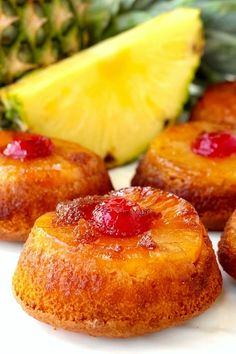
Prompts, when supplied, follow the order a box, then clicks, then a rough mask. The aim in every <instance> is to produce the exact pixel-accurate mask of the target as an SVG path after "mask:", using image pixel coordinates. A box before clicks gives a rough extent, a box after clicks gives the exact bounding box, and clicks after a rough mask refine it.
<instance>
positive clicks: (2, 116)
mask: <svg viewBox="0 0 236 354" xmlns="http://www.w3.org/2000/svg"><path fill="white" fill-rule="evenodd" d="M21 112H22V107H21V104H20V103H19V102H18V100H17V98H14V97H11V98H10V99H8V100H6V102H5V101H4V99H2V100H1V101H0V127H1V129H12V130H20V131H26V130H27V126H26V125H25V124H24V122H23V121H22V119H21V118H20V117H21Z"/></svg>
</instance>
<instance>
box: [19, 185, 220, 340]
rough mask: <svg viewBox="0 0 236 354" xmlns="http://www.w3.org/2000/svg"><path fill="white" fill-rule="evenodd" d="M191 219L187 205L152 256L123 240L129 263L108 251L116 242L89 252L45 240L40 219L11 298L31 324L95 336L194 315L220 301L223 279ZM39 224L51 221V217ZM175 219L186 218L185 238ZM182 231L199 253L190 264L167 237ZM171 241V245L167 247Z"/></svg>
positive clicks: (135, 331) (124, 333)
mask: <svg viewBox="0 0 236 354" xmlns="http://www.w3.org/2000/svg"><path fill="white" fill-rule="evenodd" d="M161 193H163V192H161ZM168 198H169V201H167V204H165V205H166V213H170V209H169V210H168V207H167V205H169V208H171V207H170V204H171V200H170V195H168ZM175 198H176V197H175ZM184 203H186V202H184ZM186 204H187V203H186ZM179 208H180V207H177V209H176V210H179V213H180V210H181V209H179ZM191 213H195V214H196V212H195V211H194V209H193V208H192V207H191V206H189V208H188V209H186V210H185V211H183V214H181V213H180V214H181V215H180V214H179V215H177V214H178V213H175V216H174V221H173V223H174V225H175V223H176V229H173V230H172V231H171V230H170V229H168V230H169V234H168V232H167V234H165V233H164V234H163V232H162V231H161V229H160V232H159V236H158V228H157V236H156V242H157V249H156V251H155V252H157V253H156V255H155V256H154V253H152V251H150V252H149V251H148V250H143V249H142V248H141V249H140V247H139V248H135V251H132V247H131V248H130V244H129V242H134V239H133V238H132V241H125V240H124V241H123V242H128V245H129V247H128V248H126V250H125V251H124V252H128V253H127V254H128V257H126V256H125V254H126V253H116V252H115V251H112V245H110V246H109V242H113V243H114V239H113V241H109V240H107V241H104V240H103V241H102V242H101V243H99V242H96V244H95V245H87V246H86V245H82V244H81V243H80V244H78V246H72V244H71V245H69V244H68V243H64V242H62V240H58V239H57V238H56V237H54V236H52V235H49V234H48V233H47V231H46V230H48V228H46V227H45V229H44V228H43V227H40V224H39V223H41V224H44V223H45V221H44V220H43V219H42V218H40V219H41V221H40V219H38V221H37V222H36V225H35V226H34V228H33V229H32V232H31V235H30V237H29V239H28V240H27V242H26V244H25V247H24V250H23V252H22V254H21V257H20V260H19V263H18V266H17V269H16V272H15V275H14V278H13V290H14V294H15V296H16V299H17V301H18V302H19V303H20V304H21V305H22V307H23V308H24V309H25V310H26V311H27V312H28V313H29V314H31V315H32V316H34V317H35V318H36V319H39V320H41V321H44V322H47V323H49V324H51V325H53V326H55V327H62V328H65V329H68V330H72V331H79V332H85V333H88V334H90V335H94V336H109V337H129V336H134V335H141V334H144V333H148V332H154V331H158V330H161V329H164V328H166V327H169V326H174V325H177V324H179V323H182V322H183V321H185V320H187V319H190V318H192V317H194V316H196V315H199V314H200V313H201V312H203V311H204V310H206V309H207V308H208V307H209V306H210V305H211V304H212V303H213V302H214V301H215V299H216V298H217V297H218V295H219V294H220V292H221V287H222V279H221V274H220V271H219V268H218V265H217V262H216V257H215V254H214V251H213V249H212V245H211V242H210V240H209V238H208V236H207V234H206V231H205V229H204V227H203V226H200V224H198V225H199V226H198V225H195V222H193V221H191V220H193V219H191ZM195 214H194V215H195ZM44 218H48V219H49V220H50V219H51V218H53V214H48V216H44ZM180 218H181V220H183V219H182V218H185V221H184V225H186V227H187V228H188V229H186V231H184V229H183V228H182V227H183V226H181V225H182V223H181V221H180ZM194 218H195V216H194ZM45 220H46V219H45ZM196 220H197V216H196ZM46 224H47V223H46ZM163 227H167V228H168V227H169V226H168V225H167V226H163ZM171 227H172V228H174V227H175V226H173V225H172V226H171ZM199 227H200V229H199ZM191 228H193V229H194V230H195V231H194V232H198V231H196V230H201V231H200V232H201V236H200V235H199V237H201V239H199V240H201V242H200V243H199V240H198V239H196V238H194V237H195V236H196V233H194V235H195V236H193V241H191V240H190V238H191V237H190V236H191V235H190V233H191ZM181 230H182V232H183V234H184V235H185V236H184V237H187V238H189V240H188V243H187V244H188V247H190V249H191V248H192V247H200V249H199V251H197V253H196V252H195V251H194V253H193V254H195V256H194V258H192V257H193V256H190V255H189V251H190V249H189V248H186V253H185V251H182V250H181V247H182V245H181V241H178V237H177V236H175V235H174V234H173V231H174V232H177V233H178V232H181ZM55 232H56V231H55ZM65 232H66V229H65ZM186 232H187V234H186ZM158 237H159V241H158ZM173 237H174V239H176V240H177V242H173V243H172V242H170V243H168V239H169V238H170V239H173ZM179 237H180V238H181V234H180V235H179ZM197 237H198V236H197ZM184 240H185V239H184V238H183V240H182V242H185V241H184ZM163 241H164V243H163ZM190 241H191V242H190ZM73 242H74V241H73ZM73 242H72V243H73ZM116 242H117V243H119V242H121V241H119V240H117V241H116ZM158 242H160V243H158ZM178 242H180V244H179V246H178ZM106 243H107V246H108V247H106V246H105V245H106ZM176 243H177V245H176ZM183 247H184V243H183ZM188 249H189V251H187V250H188ZM166 250H169V251H166ZM133 252H134V253H133ZM101 254H102V255H101ZM133 255H134V256H133ZM189 257H190V258H189Z"/></svg>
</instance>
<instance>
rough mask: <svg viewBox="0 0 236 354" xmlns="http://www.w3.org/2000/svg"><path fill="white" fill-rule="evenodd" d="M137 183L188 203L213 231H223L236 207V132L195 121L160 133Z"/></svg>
mask: <svg viewBox="0 0 236 354" xmlns="http://www.w3.org/2000/svg"><path fill="white" fill-rule="evenodd" d="M132 185H134V186H135V185H139V186H152V187H156V188H161V189H163V190H165V191H168V192H172V193H174V194H176V195H178V196H179V197H181V198H184V199H186V200H188V201H189V202H190V203H191V204H192V205H193V206H194V207H195V208H196V210H197V212H198V213H199V215H200V217H201V219H202V221H203V223H204V225H205V226H206V227H207V228H209V229H210V230H223V228H224V226H225V223H226V221H227V220H228V218H229V217H230V215H231V214H232V212H233V211H234V209H235V208H236V129H235V128H233V127H232V126H229V125H224V124H214V123H211V122H203V121H196V122H191V123H185V124H179V125H175V126H172V127H170V128H168V129H166V130H165V131H164V132H163V133H162V134H160V135H159V136H158V137H157V138H156V139H155V141H154V142H153V144H152V145H151V147H150V148H149V150H148V151H147V153H146V155H145V156H144V158H143V159H142V160H141V161H140V163H139V166H138V168H137V171H136V174H135V176H134V178H133V180H132Z"/></svg>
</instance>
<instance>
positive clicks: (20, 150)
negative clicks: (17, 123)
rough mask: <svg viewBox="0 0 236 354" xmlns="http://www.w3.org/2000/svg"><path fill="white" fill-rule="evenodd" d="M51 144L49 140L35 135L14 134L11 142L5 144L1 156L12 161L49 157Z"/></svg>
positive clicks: (51, 148) (51, 149)
mask: <svg viewBox="0 0 236 354" xmlns="http://www.w3.org/2000/svg"><path fill="white" fill-rule="evenodd" d="M52 151H53V143H52V141H51V139H49V138H47V137H44V136H41V135H36V134H27V135H26V134H20V133H19V134H16V137H15V139H14V140H13V141H11V142H10V143H8V144H7V146H6V147H5V148H4V150H3V155H5V156H7V157H11V158H12V159H14V160H27V159H28V160H30V159H35V158H41V157H46V156H49V155H51V153H52Z"/></svg>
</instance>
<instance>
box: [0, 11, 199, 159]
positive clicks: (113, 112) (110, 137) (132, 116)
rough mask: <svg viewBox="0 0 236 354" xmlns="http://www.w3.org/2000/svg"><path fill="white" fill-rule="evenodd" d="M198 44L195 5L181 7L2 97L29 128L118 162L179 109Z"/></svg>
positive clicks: (24, 81)
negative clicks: (192, 7) (77, 144)
mask: <svg viewBox="0 0 236 354" xmlns="http://www.w3.org/2000/svg"><path fill="white" fill-rule="evenodd" d="M202 46H203V41H202V24H201V21H200V18H199V11H198V10H194V9H178V10H175V11H172V12H170V13H167V14H164V15H161V16H158V17H157V18H155V19H153V20H151V21H148V22H146V23H145V24H143V25H140V26H139V27H136V28H135V29H133V30H130V31H128V32H126V33H124V34H121V35H119V36H117V37H115V38H113V39H110V40H107V41H104V42H103V43H101V44H99V45H96V46H94V47H92V48H90V49H88V50H85V51H83V52H81V53H79V54H78V55H75V56H74V57H71V58H68V59H66V60H64V61H62V62H60V63H58V64H55V65H52V66H51V67H50V68H46V69H44V70H41V71H38V72H34V73H32V74H30V75H29V76H28V77H25V78H23V79H22V80H21V81H19V82H18V83H16V84H15V85H12V86H9V87H7V88H6V89H5V90H2V92H1V97H2V101H3V103H4V105H5V109H6V111H9V110H11V109H12V107H14V109H15V110H16V111H17V115H18V116H19V117H20V119H21V120H22V121H23V123H24V124H26V126H27V127H28V128H29V129H30V130H32V131H33V132H38V133H41V134H44V135H47V136H50V137H57V138H63V139H66V140H70V141H75V142H79V143H80V144H82V145H83V146H85V147H87V148H90V149H91V150H93V151H94V152H96V153H97V154H99V155H100V156H101V157H102V158H103V159H105V161H107V162H109V164H110V165H112V166H114V165H119V164H123V163H126V162H129V161H130V160H132V159H134V158H136V157H137V156H138V155H139V154H140V153H142V152H143V151H144V150H145V149H146V148H147V146H148V144H149V142H150V141H151V140H152V139H153V138H154V137H155V136H156V135H157V133H158V132H160V131H161V130H162V129H163V127H164V126H165V125H166V124H167V123H169V122H172V121H174V120H175V119H176V118H177V116H178V115H179V114H180V112H181V110H182V107H183V103H184V102H185V100H186V98H187V96H188V86H189V83H190V82H191V81H192V79H193V76H194V73H195V70H196V68H197V66H198V65H199V61H200V56H201V51H202Z"/></svg>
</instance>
